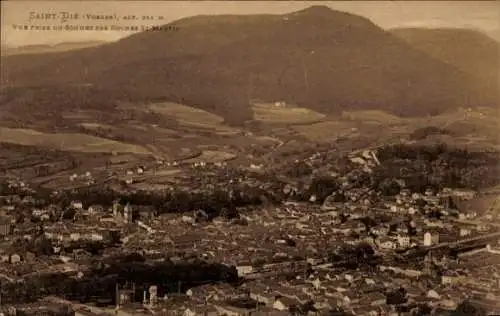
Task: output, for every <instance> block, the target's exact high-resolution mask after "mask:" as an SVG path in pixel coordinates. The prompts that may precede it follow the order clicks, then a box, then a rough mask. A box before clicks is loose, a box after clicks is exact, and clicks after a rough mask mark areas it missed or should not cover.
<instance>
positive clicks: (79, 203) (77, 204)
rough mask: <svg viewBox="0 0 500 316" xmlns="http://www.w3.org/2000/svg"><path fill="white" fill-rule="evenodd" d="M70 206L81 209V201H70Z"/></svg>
mask: <svg viewBox="0 0 500 316" xmlns="http://www.w3.org/2000/svg"><path fill="white" fill-rule="evenodd" d="M71 207H72V208H74V209H77V210H81V209H83V203H82V202H81V201H72V202H71Z"/></svg>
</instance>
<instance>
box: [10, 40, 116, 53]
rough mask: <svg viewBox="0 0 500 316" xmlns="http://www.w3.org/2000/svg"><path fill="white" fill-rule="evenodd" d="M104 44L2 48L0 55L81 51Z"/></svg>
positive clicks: (71, 43)
mask: <svg viewBox="0 0 500 316" xmlns="http://www.w3.org/2000/svg"><path fill="white" fill-rule="evenodd" d="M104 43H106V42H102V41H88V42H68V43H60V44H54V45H26V46H19V47H9V46H2V49H1V50H0V53H1V55H2V56H9V55H21V54H41V53H53V52H63V51H69V50H74V49H81V48H86V47H93V46H98V45H102V44H104Z"/></svg>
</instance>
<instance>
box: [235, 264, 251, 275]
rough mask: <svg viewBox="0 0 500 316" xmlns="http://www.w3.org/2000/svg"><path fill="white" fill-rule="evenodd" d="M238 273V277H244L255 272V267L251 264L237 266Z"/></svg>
mask: <svg viewBox="0 0 500 316" xmlns="http://www.w3.org/2000/svg"><path fill="white" fill-rule="evenodd" d="M236 270H237V271H238V276H244V275H247V274H250V273H252V272H253V267H252V265H251V264H243V265H238V266H236Z"/></svg>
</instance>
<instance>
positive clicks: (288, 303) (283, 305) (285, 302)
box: [273, 296, 300, 311]
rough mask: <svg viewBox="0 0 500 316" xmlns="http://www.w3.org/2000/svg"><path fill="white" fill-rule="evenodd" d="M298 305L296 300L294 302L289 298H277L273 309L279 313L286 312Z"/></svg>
mask: <svg viewBox="0 0 500 316" xmlns="http://www.w3.org/2000/svg"><path fill="white" fill-rule="evenodd" d="M299 305H300V303H299V302H298V301H297V300H294V299H292V298H289V297H284V296H281V297H278V298H276V300H275V301H274V303H273V308H274V309H277V310H279V311H287V310H289V309H290V307H292V306H299Z"/></svg>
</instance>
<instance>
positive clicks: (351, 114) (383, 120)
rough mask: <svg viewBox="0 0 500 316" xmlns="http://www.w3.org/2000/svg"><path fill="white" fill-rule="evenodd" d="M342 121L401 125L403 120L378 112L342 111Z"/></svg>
mask: <svg viewBox="0 0 500 316" xmlns="http://www.w3.org/2000/svg"><path fill="white" fill-rule="evenodd" d="M342 119H344V120H350V121H360V122H363V123H372V124H401V123H404V122H405V119H403V118H400V117H397V116H395V115H392V114H389V113H387V112H384V111H380V110H362V111H343V112H342Z"/></svg>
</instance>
